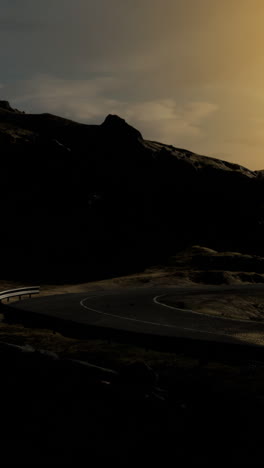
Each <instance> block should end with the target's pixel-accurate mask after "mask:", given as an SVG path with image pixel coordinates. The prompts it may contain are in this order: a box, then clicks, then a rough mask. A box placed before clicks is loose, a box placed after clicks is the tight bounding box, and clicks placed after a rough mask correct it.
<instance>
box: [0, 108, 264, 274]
mask: <svg viewBox="0 0 264 468" xmlns="http://www.w3.org/2000/svg"><path fill="white" fill-rule="evenodd" d="M0 149H1V167H2V180H1V199H2V203H1V220H2V229H1V241H2V242H1V244H0V254H1V264H2V271H3V272H9V274H10V275H12V276H14V274H15V275H18V276H19V277H21V276H22V277H23V278H24V279H26V278H35V277H37V278H39V279H50V280H51V279H56V278H58V277H60V278H61V279H63V280H67V279H69V280H73V279H75V280H80V279H90V278H91V279H92V278H93V279H94V278H99V277H102V276H108V275H115V274H122V273H128V272H131V271H139V270H142V269H143V268H145V267H146V266H148V265H150V264H154V263H158V262H162V261H163V260H164V259H166V257H167V256H169V255H171V254H174V253H175V252H177V250H178V249H180V248H182V247H183V246H185V245H188V244H193V243H198V242H199V243H200V244H204V245H208V246H211V247H216V248H218V249H221V248H223V249H224V248H232V249H237V250H241V251H247V252H252V253H258V254H262V255H263V254H264V248H263V245H262V244H263V225H264V191H263V189H264V181H263V177H262V174H261V171H260V172H259V173H257V172H254V171H250V170H248V169H246V168H244V167H242V166H239V165H236V164H232V163H229V162H225V161H221V160H217V159H214V158H208V157H205V156H200V155H197V154H194V153H192V152H190V151H187V150H184V149H179V148H175V147H173V146H168V145H164V144H161V143H157V142H151V141H146V140H144V139H143V137H142V135H141V134H140V132H139V131H138V130H136V129H134V128H133V127H131V126H130V125H128V124H127V123H126V122H125V121H124V120H123V119H121V118H120V117H118V116H113V115H109V116H108V117H107V118H106V120H105V121H104V122H103V123H102V124H101V125H84V124H79V123H76V122H73V121H71V120H67V119H64V118H60V117H57V116H54V115H51V114H40V115H31V114H25V113H22V112H19V111H18V110H14V109H12V108H11V106H10V105H9V103H8V102H6V101H1V102H0Z"/></svg>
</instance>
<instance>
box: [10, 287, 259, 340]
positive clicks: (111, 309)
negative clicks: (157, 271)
mask: <svg viewBox="0 0 264 468" xmlns="http://www.w3.org/2000/svg"><path fill="white" fill-rule="evenodd" d="M231 291H234V292H237V293H238V292H241V293H243V294H251V295H252V294H254V293H257V292H260V291H261V292H263V291H264V286H263V285H245V286H240V285H239V286H218V287H215V286H213V287H212V286H211V287H210V286H206V287H205V286H200V287H195V288H190V287H188V288H183V287H167V288H164V287H160V288H159V287H152V288H142V287H141V288H129V289H118V290H117V289H112V290H105V291H95V292H86V293H82V294H62V295H55V296H52V295H51V296H43V297H39V298H34V299H31V300H23V301H21V302H16V303H13V304H12V307H15V308H17V309H20V310H25V311H28V312H33V313H36V314H41V315H45V316H48V317H53V318H56V319H63V320H70V321H73V322H75V323H77V324H83V325H94V326H98V327H104V328H105V327H106V328H111V329H115V330H125V331H129V332H137V333H147V334H153V335H161V336H168V337H181V338H182V337H188V338H195V339H200V340H209V341H217V342H224V343H244V344H247V343H248V344H258V345H264V323H262V322H253V321H236V320H234V319H232V320H229V319H224V318H220V317H219V318H218V317H215V316H209V315H202V314H198V313H197V312H195V311H191V310H183V309H178V308H174V307H173V306H171V305H167V304H166V303H165V302H164V296H170V295H173V296H175V295H177V294H186V293H187V292H188V295H189V294H190V295H191V294H200V293H206V294H208V293H210V292H212V293H216V292H218V293H219V294H222V293H224V292H231Z"/></svg>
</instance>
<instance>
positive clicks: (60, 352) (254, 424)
mask: <svg viewBox="0 0 264 468" xmlns="http://www.w3.org/2000/svg"><path fill="white" fill-rule="evenodd" d="M0 338H1V340H2V344H1V345H0V369H1V387H0V394H1V407H0V408H1V429H0V432H1V434H0V440H1V460H2V463H3V464H18V465H20V464H34V465H36V466H38V465H41V464H43V465H48V466H49V465H50V464H51V465H53V464H56V465H74V466H76V465H79V464H81V463H82V465H83V464H84V463H85V464H87V465H88V464H89V463H91V462H94V460H97V461H104V462H106V463H107V464H110V461H111V460H114V461H115V462H117V461H119V462H121V463H122V464H123V466H126V465H128V464H130V463H133V464H134V465H135V463H140V462H142V461H145V462H146V466H149V464H150V463H151V462H154V461H157V460H159V461H161V462H163V466H177V465H179V466H183V465H184V466H185V465H186V464H187V463H191V464H195V465H197V464H210V465H213V466H216V465H218V464H221V465H222V464H224V463H226V462H227V461H229V462H231V463H235V464H252V463H255V464H262V460H263V454H264V431H263V419H264V363H263V364H262V363H260V362H253V361H248V360H247V359H246V358H245V357H243V359H241V360H240V359H237V357H236V360H233V359H232V356H229V358H228V359H227V358H226V357H225V359H223V360H221V359H218V360H217V361H216V360H214V359H211V358H210V355H208V356H204V357H203V359H201V358H199V357H198V356H195V352H194V353H193V355H190V354H189V353H188V355H187V354H186V353H184V352H182V353H181V352H177V353H164V352H160V351H154V350H151V349H148V350H146V349H144V348H139V347H135V346H132V345H127V344H121V343H109V342H107V341H104V340H98V339H97V340H95V339H94V340H92V339H90V340H81V339H78V338H77V337H75V338H70V337H64V336H62V335H61V334H59V333H55V332H53V331H51V330H47V329H38V328H36V327H28V326H27V327H26V328H24V327H23V324H22V323H20V324H16V323H6V322H5V321H4V317H3V321H2V326H1V336H0ZM3 342H11V343H13V344H15V345H23V346H24V351H21V349H19V348H18V347H10V346H9V347H7V346H6V345H5V344H3ZM25 346H27V348H25ZM43 347H45V349H46V350H48V351H49V352H48V353H47V352H46V353H43V352H39V351H38V352H36V351H34V349H36V348H38V349H40V348H43ZM52 353H53V354H52ZM73 360H74V361H73ZM77 360H78V361H83V362H89V363H92V364H93V365H96V366H104V367H105V368H110V369H112V370H114V372H112V373H111V372H107V371H104V370H101V369H98V368H97V367H90V366H88V367H87V365H85V364H80V363H78V362H76V361H77Z"/></svg>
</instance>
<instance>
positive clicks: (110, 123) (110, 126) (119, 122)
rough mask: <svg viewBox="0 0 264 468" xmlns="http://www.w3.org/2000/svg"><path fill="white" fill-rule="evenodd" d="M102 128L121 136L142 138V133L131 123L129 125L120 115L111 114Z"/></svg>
mask: <svg viewBox="0 0 264 468" xmlns="http://www.w3.org/2000/svg"><path fill="white" fill-rule="evenodd" d="M102 128H103V129H104V130H106V131H107V132H111V133H113V134H116V133H118V134H119V136H122V135H123V136H126V137H132V138H136V139H140V140H142V139H143V138H142V135H141V133H140V132H139V131H138V130H137V129H136V128H134V127H132V126H131V125H129V124H128V123H127V122H126V121H125V120H124V119H122V118H121V117H119V116H118V115H113V114H109V115H108V116H107V117H106V119H105V121H104V122H103V123H102Z"/></svg>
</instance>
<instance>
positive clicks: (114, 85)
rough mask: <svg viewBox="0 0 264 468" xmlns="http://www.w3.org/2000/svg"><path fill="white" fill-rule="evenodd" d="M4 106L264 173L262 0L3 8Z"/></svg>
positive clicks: (138, 0)
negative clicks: (124, 124)
mask: <svg viewBox="0 0 264 468" xmlns="http://www.w3.org/2000/svg"><path fill="white" fill-rule="evenodd" d="M0 13H1V14H0V40H1V46H0V60H1V77H0V81H1V84H0V86H1V91H2V98H3V99H8V100H10V101H11V104H12V105H14V106H16V107H19V108H21V109H24V110H26V111H31V112H45V111H49V112H54V113H57V114H60V115H65V116H67V117H70V118H72V119H76V120H80V121H83V122H88V123H89V122H91V123H100V122H102V120H103V119H104V117H105V116H106V115H107V114H108V113H117V114H119V115H120V116H121V117H124V118H126V119H127V120H128V122H129V123H131V124H132V125H134V126H136V127H137V128H138V129H139V130H140V131H141V132H142V133H143V136H144V137H145V138H148V139H153V140H158V141H162V142H164V143H168V144H174V145H175V146H178V147H184V148H187V149H190V150H192V151H195V152H198V153H201V154H205V155H212V156H216V157H220V158H223V159H226V160H229V161H234V162H237V163H240V164H242V165H245V166H248V167H250V168H251V169H263V168H264V52H263V45H264V27H263V25H264V1H263V0H178V1H177V0H122V1H121V0H75V1H72V0H46V1H45V2H43V1H42V0H23V1H22V0H0Z"/></svg>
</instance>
